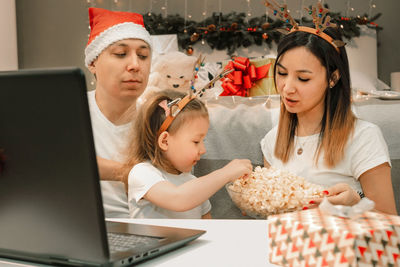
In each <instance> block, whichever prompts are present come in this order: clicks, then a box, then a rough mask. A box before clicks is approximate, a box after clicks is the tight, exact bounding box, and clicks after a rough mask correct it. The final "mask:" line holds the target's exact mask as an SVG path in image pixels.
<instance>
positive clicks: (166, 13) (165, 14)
mask: <svg viewBox="0 0 400 267" xmlns="http://www.w3.org/2000/svg"><path fill="white" fill-rule="evenodd" d="M161 10H163V11H164V17H167V16H168V0H165V1H164V6H162V7H161Z"/></svg>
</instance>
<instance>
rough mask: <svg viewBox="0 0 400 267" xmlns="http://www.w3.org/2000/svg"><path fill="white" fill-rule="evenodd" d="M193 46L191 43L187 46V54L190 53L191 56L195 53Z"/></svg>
mask: <svg viewBox="0 0 400 267" xmlns="http://www.w3.org/2000/svg"><path fill="white" fill-rule="evenodd" d="M193 52H194V50H193V47H192V46H191V45H189V46H188V47H186V54H188V55H189V56H191V55H193Z"/></svg>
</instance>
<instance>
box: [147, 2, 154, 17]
mask: <svg viewBox="0 0 400 267" xmlns="http://www.w3.org/2000/svg"><path fill="white" fill-rule="evenodd" d="M149 2H150V6H149V13H147V15H148V16H151V12H152V11H153V0H150V1H149Z"/></svg>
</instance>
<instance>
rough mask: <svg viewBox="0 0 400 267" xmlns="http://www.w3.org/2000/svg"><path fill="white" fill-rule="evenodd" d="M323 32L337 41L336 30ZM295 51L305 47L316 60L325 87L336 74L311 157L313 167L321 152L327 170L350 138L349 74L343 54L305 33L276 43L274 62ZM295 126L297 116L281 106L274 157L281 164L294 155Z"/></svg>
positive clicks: (352, 116)
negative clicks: (318, 62)
mask: <svg viewBox="0 0 400 267" xmlns="http://www.w3.org/2000/svg"><path fill="white" fill-rule="evenodd" d="M324 32H325V33H326V34H328V35H330V36H331V37H333V38H334V39H335V40H339V39H340V40H341V36H340V34H339V32H338V31H337V30H336V29H333V28H327V29H326V30H325V31H324ZM296 47H306V48H307V49H308V50H309V51H310V52H311V53H312V54H314V55H315V56H316V57H317V58H318V59H319V60H320V62H321V64H322V65H323V66H324V67H325V69H326V74H325V75H326V79H327V81H328V83H327V84H329V81H330V79H331V77H332V73H333V72H334V71H335V70H338V71H339V74H340V78H339V80H338V81H337V82H336V84H335V86H333V87H332V88H330V87H328V88H326V93H325V99H324V102H325V107H324V114H323V117H322V121H321V132H320V138H319V143H318V148H317V151H316V152H317V153H316V154H315V163H317V162H318V158H319V156H320V155H321V152H322V151H324V163H325V164H326V166H328V167H334V166H335V165H336V164H337V163H339V162H340V160H341V159H342V158H343V155H344V149H345V147H346V145H347V141H348V140H349V137H350V136H351V135H352V134H353V131H354V124H355V120H356V118H355V116H354V114H353V112H352V111H351V88H350V71H349V63H348V59H347V54H346V50H345V48H344V47H341V48H340V52H339V53H338V52H337V51H336V50H335V48H334V47H333V46H332V45H331V44H329V43H328V42H327V41H325V40H324V39H322V38H320V37H318V36H315V35H313V34H309V33H305V32H294V33H291V34H288V35H287V36H285V38H283V39H282V41H281V42H280V43H279V45H278V55H277V58H276V62H279V59H280V58H281V56H282V55H283V54H284V53H285V52H287V51H288V50H290V49H293V48H296ZM274 68H275V69H274V73H276V65H275V67H274ZM275 77H276V75H275ZM297 126H298V120H297V115H296V114H295V113H290V112H288V111H287V110H286V108H285V105H284V104H283V103H282V102H281V113H280V118H279V125H278V134H277V139H276V145H275V156H276V157H277V158H279V159H280V160H282V161H283V162H284V163H285V162H288V160H289V158H290V156H291V155H292V154H293V152H294V136H295V133H296V129H297Z"/></svg>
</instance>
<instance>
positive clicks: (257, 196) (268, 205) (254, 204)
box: [225, 183, 315, 219]
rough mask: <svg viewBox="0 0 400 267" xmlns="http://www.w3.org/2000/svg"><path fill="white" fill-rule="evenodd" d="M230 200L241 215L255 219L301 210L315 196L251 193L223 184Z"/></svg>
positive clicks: (231, 184) (230, 184)
mask: <svg viewBox="0 0 400 267" xmlns="http://www.w3.org/2000/svg"><path fill="white" fill-rule="evenodd" d="M225 188H226V191H227V192H228V194H229V196H230V198H231V199H232V202H233V203H234V204H235V205H236V206H237V207H238V208H239V209H240V211H241V212H242V214H243V215H247V216H250V217H252V218H255V219H267V217H268V216H269V215H273V214H280V213H286V212H292V211H297V210H302V209H303V208H304V207H305V206H308V205H309V202H310V201H311V200H312V199H315V197H313V198H311V197H301V192H300V196H292V197H290V196H281V197H276V196H274V195H272V194H271V193H270V192H267V191H265V192H263V191H257V192H253V193H249V192H244V191H239V190H240V188H239V189H238V188H236V190H235V189H234V187H233V183H228V184H226V185H225Z"/></svg>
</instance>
